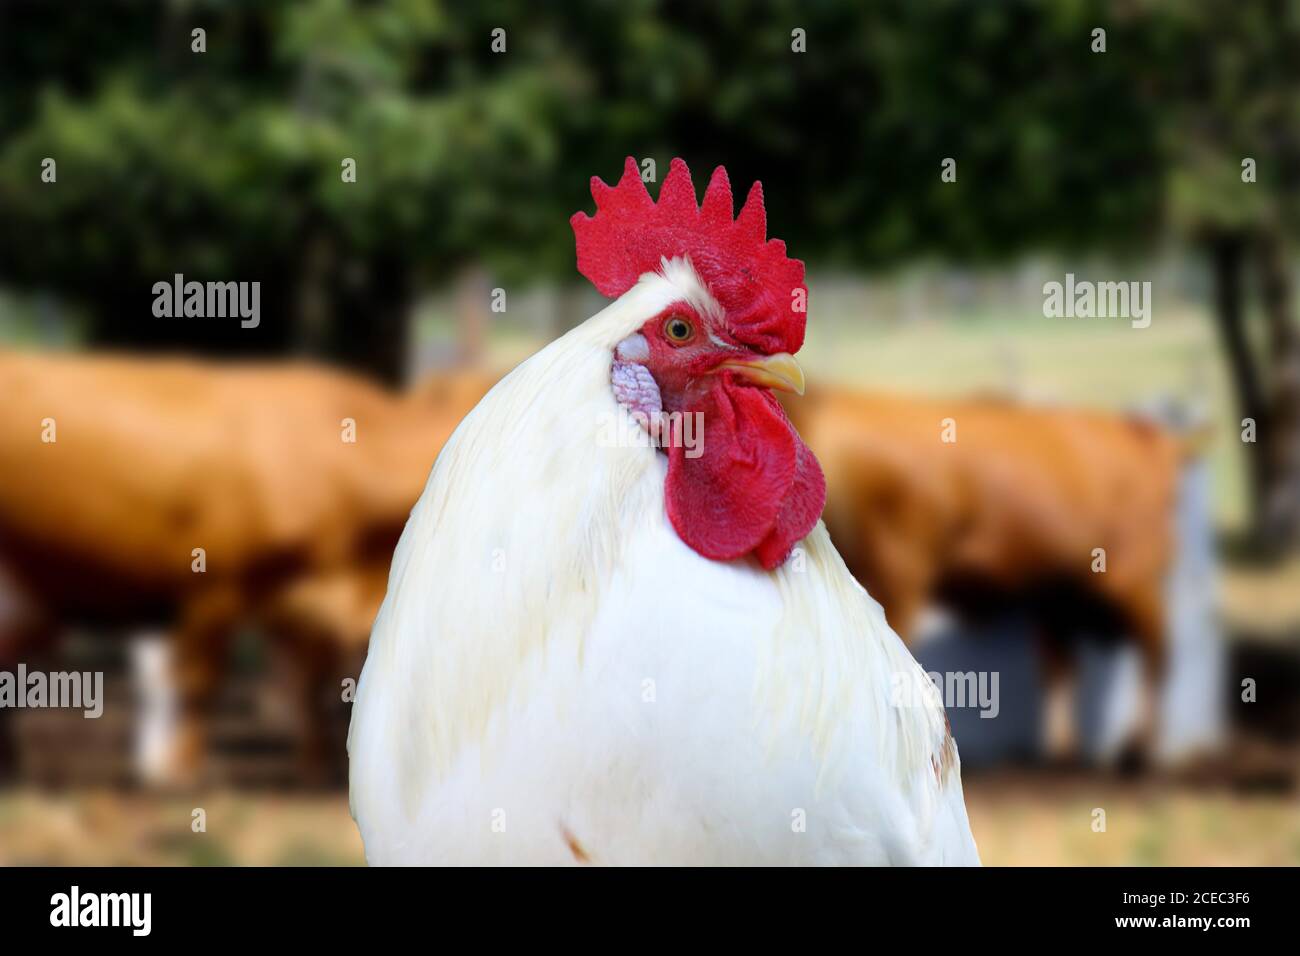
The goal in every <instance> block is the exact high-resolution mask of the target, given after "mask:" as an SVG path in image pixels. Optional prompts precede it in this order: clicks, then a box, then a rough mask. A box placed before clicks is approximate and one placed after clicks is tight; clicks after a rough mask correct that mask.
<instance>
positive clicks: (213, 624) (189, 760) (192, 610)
mask: <svg viewBox="0 0 1300 956" xmlns="http://www.w3.org/2000/svg"><path fill="white" fill-rule="evenodd" d="M240 610H241V603H240V601H239V598H238V595H237V594H236V593H235V592H234V591H233V590H232V589H226V588H221V589H215V590H211V591H205V592H203V593H202V594H199V595H196V596H195V597H194V598H193V599H192V600H191V601H189V602H188V603H187V604H186V605H185V606H184V608H183V610H182V612H181V620H180V629H179V630H178V632H177V634H176V651H175V655H174V662H173V663H174V674H175V684H176V690H177V692H178V694H179V704H180V713H179V724H178V726H177V731H176V739H175V743H174V745H173V747H172V748H171V755H170V757H169V759H168V760H167V761H166V763H165V765H164V767H163V768H161V770H160V773H159V776H158V778H157V779H155V780H154V781H153V782H155V783H163V784H168V785H172V786H179V787H190V786H193V785H195V784H196V783H197V782H198V781H199V778H200V774H201V771H202V769H203V761H204V755H205V752H206V749H207V738H208V728H209V725H210V723H211V720H212V716H213V708H214V705H215V703H216V698H217V694H218V692H219V691H220V689H221V682H222V679H223V677H224V676H225V670H226V663H227V658H228V657H229V652H230V644H231V641H232V639H233V637H234V630H235V625H236V623H237V622H238V620H239V616H240Z"/></svg>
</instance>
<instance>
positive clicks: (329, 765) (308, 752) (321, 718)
mask: <svg viewBox="0 0 1300 956" xmlns="http://www.w3.org/2000/svg"><path fill="white" fill-rule="evenodd" d="M281 639H282V640H285V644H286V648H287V650H288V652H289V655H290V659H291V663H292V666H293V680H294V683H295V685H296V689H297V696H298V700H299V707H298V713H299V715H300V720H301V721H302V724H301V727H302V740H301V749H300V751H299V768H298V769H299V780H300V781H301V782H302V784H303V785H304V786H307V787H319V786H324V785H325V784H327V783H330V782H331V771H332V770H333V768H334V758H335V757H336V756H337V754H336V753H335V751H336V750H337V745H338V740H337V738H336V734H335V732H334V731H335V730H336V728H337V726H338V723H337V720H336V719H335V718H336V717H337V714H336V713H333V714H332V713H330V706H329V702H330V699H331V698H330V694H331V690H330V689H331V688H334V689H335V690H336V691H338V692H339V693H341V691H340V690H339V683H338V678H339V674H338V670H339V664H340V655H339V651H338V646H337V642H335V641H332V640H330V639H329V638H328V636H327V635H325V634H322V633H319V632H316V631H314V630H302V629H299V628H294V629H292V633H282V634H281ZM338 699H339V698H337V697H335V698H334V700H336V701H337V700H338Z"/></svg>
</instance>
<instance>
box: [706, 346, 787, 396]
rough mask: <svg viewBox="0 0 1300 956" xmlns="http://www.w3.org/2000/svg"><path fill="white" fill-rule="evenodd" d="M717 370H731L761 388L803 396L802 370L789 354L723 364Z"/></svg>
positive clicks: (777, 354) (779, 353)
mask: <svg viewBox="0 0 1300 956" xmlns="http://www.w3.org/2000/svg"><path fill="white" fill-rule="evenodd" d="M718 368H720V369H723V368H728V369H731V370H732V371H733V372H735V373H736V374H737V375H739V376H740V377H741V378H743V379H745V380H747V381H749V382H752V383H754V384H755V385H761V386H762V387H763V388H774V389H776V390H777V391H779V392H794V393H795V394H796V395H802V394H803V369H801V368H800V367H799V363H798V362H796V361H795V360H794V356H793V355H791V354H790V353H789V352H777V353H776V354H775V355H763V356H759V357H757V358H753V359H749V360H746V361H731V362H723V363H722V364H720V365H719V366H718Z"/></svg>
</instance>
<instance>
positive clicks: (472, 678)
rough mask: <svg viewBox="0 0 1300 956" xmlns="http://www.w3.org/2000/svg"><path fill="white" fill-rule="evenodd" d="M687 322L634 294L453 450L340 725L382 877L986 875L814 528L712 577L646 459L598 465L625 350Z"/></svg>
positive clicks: (492, 401) (918, 708) (682, 274)
mask: <svg viewBox="0 0 1300 956" xmlns="http://www.w3.org/2000/svg"><path fill="white" fill-rule="evenodd" d="M702 295H703V296H707V292H704V290H703V287H702V286H701V285H700V284H699V282H698V280H697V279H695V278H694V274H693V272H692V271H691V270H690V269H689V266H688V265H686V264H682V263H671V264H665V268H664V269H663V270H662V271H661V272H660V273H658V274H654V275H647V276H645V277H643V278H642V280H641V281H640V283H638V284H637V285H636V286H635V287H634V288H633V289H632V290H631V291H629V292H628V293H627V294H626V295H624V296H623V297H622V298H620V299H619V300H618V301H617V302H615V303H614V304H613V305H611V306H610V307H609V308H607V309H605V310H604V311H603V312H601V313H600V314H598V315H596V316H594V317H593V318H591V319H589V320H588V321H587V322H586V323H584V324H583V325H582V326H580V327H578V328H576V329H574V330H573V331H572V332H570V333H569V334H568V335H566V336H564V337H563V338H561V339H559V340H558V341H556V342H554V343H552V344H551V345H550V346H548V347H547V348H545V349H543V350H542V351H541V352H539V353H537V354H536V355H534V356H533V357H532V358H531V359H529V360H528V361H526V362H524V363H523V364H522V365H520V366H519V367H518V368H516V369H515V370H514V371H513V372H512V373H511V374H510V375H509V376H507V377H506V378H505V379H504V380H502V381H501V382H500V383H499V384H498V385H497V386H496V388H494V389H493V390H492V391H491V392H490V393H489V394H488V395H487V396H486V397H485V398H484V399H483V401H482V402H481V403H480V404H479V405H478V407H476V408H475V409H474V411H473V412H471V413H470V415H469V416H468V417H467V418H466V419H465V421H464V422H463V423H462V424H461V426H460V427H459V428H458V429H457V431H456V433H455V434H454V435H453V436H452V438H451V439H450V441H449V442H448V443H447V445H446V447H445V448H444V449H443V451H442V454H441V455H440V456H439V458H438V461H437V463H436V464H435V466H434V468H433V472H432V474H431V475H430V477H429V481H428V484H427V486H426V488H425V490H424V494H423V495H422V496H421V498H420V501H419V502H418V503H417V505H416V507H415V509H414V510H413V511H412V513H411V518H410V521H409V522H408V524H407V527H406V530H405V531H404V533H403V535H402V539H401V541H400V543H399V544H398V546H397V551H396V554H395V556H394V559H393V567H392V571H391V574H390V577H389V585H388V594H387V596H386V598H385V600H384V603H383V607H382V608H381V610H380V612H379V616H378V618H377V620H376V622H375V627H374V631H373V633H372V635H371V643H370V652H369V657H368V659H367V662H366V666H365V669H364V670H363V673H362V676H361V681H360V684H359V687H358V692H357V699H356V702H355V703H354V705H353V715H352V726H351V730H350V732H349V737H348V752H349V755H350V758H351V799H352V810H353V815H354V817H355V818H356V820H357V823H358V825H359V827H360V830H361V835H362V838H363V840H364V842H365V848H366V856H367V859H368V860H369V861H370V862H371V863H399V864H402V863H408V864H416V863H462V864H491V863H573V862H592V863H609V864H633V863H652V864H653V863H684V864H707V863H977V862H978V857H977V855H976V851H975V845H974V841H973V839H972V838H971V835H970V829H969V825H968V823H967V820H966V812H965V806H964V802H963V799H962V793H961V782H960V772H959V768H958V765H957V758H956V752H955V748H954V747H953V745H952V742H951V740H950V738H948V736H947V731H946V725H945V722H944V719H943V714H942V709H941V707H940V706H939V705H938V702H937V697H934V698H931V697H926V698H924V699H923V702H922V703H920V704H915V703H914V702H913V701H911V700H910V699H908V700H903V701H899V700H896V699H895V698H896V697H897V687H898V686H899V681H900V677H902V678H905V679H906V680H912V679H914V678H915V677H916V676H918V675H920V674H921V671H920V668H919V667H918V665H917V664H916V663H915V661H914V660H913V659H912V657H911V655H910V654H909V653H908V652H907V650H906V648H905V647H904V646H903V644H902V642H901V641H900V640H899V639H898V637H897V636H896V635H895V634H894V633H893V631H892V630H890V629H889V627H888V625H887V624H886V623H885V620H884V617H883V614H882V612H881V610H880V607H879V605H878V604H876V602H874V601H872V600H871V598H870V597H868V596H867V594H866V592H865V591H863V590H862V588H861V587H859V586H858V584H857V583H856V582H855V581H854V580H853V578H852V577H851V576H850V575H849V573H848V571H847V570H846V569H845V567H844V564H843V562H842V561H841V560H840V557H839V555H838V554H837V553H836V552H835V550H834V548H833V547H832V545H831V543H830V539H829V537H828V536H827V534H826V531H825V528H824V527H823V526H822V525H821V524H820V523H819V524H818V526H817V528H816V529H815V530H814V531H813V532H812V534H810V535H809V536H808V538H807V539H806V540H805V541H804V542H803V543H802V544H801V546H800V549H799V550H798V551H797V552H796V554H795V555H794V556H793V558H792V559H791V560H790V561H788V562H787V563H786V564H785V565H784V566H782V567H781V568H779V569H777V570H776V571H775V572H770V573H769V572H764V571H762V570H761V569H760V568H759V567H758V565H757V564H754V563H752V562H748V561H740V562H730V563H719V562H714V561H709V560H707V559H705V558H702V557H700V556H699V555H697V554H696V553H695V552H693V551H691V550H690V549H689V548H688V547H686V546H685V545H684V544H683V543H682V542H681V540H680V539H679V538H678V537H677V535H676V533H675V532H674V531H673V529H672V527H671V526H670V524H669V523H668V521H667V518H666V516H665V513H664V503H663V487H664V477H665V472H666V464H665V461H664V458H663V456H662V455H661V454H659V453H658V452H656V451H655V450H654V449H651V448H648V447H644V446H637V445H635V444H629V445H627V446H626V447H622V446H619V447H612V446H611V443H610V442H608V441H602V440H601V439H600V436H601V435H602V433H603V432H602V429H604V428H607V427H608V425H609V423H610V422H611V421H612V420H614V419H615V418H616V417H617V416H618V414H619V408H618V405H617V404H616V402H615V401H614V398H613V394H612V392H611V390H610V383H609V374H610V363H611V361H612V354H613V349H614V347H615V346H616V345H617V343H618V342H619V341H621V340H622V339H623V338H624V337H625V336H627V335H629V334H630V333H632V332H633V331H635V330H636V329H637V328H639V327H640V325H642V324H643V323H644V321H645V320H646V319H647V318H649V317H651V316H653V315H655V314H657V313H658V312H660V311H661V310H662V309H664V308H666V307H667V306H668V305H671V304H672V303H673V302H676V301H680V300H682V299H688V300H690V301H692V302H700V301H703V300H702V299H701V296H702ZM922 680H924V678H923V677H922Z"/></svg>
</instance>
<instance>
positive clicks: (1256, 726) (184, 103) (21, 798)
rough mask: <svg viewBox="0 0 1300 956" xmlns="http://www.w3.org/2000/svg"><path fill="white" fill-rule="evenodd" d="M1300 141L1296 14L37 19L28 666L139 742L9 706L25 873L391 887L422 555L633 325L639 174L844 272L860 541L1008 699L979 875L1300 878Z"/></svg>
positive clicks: (24, 189) (31, 169) (10, 94)
mask: <svg viewBox="0 0 1300 956" xmlns="http://www.w3.org/2000/svg"><path fill="white" fill-rule="evenodd" d="M196 30H198V31H202V32H201V33H195V31H196ZM1097 31H1102V32H1101V33H1098V32H1097ZM1297 130H1300V7H1297V6H1296V5H1294V4H1290V3H1287V2H1284V0H1276V2H1268V0H1261V2H1256V3H1251V4H1241V3H1237V2H1232V0H1206V2H1202V3H1197V4H1179V3H1172V2H1170V3H1164V2H1154V0H1152V2H1148V0H1113V2H1102V0H1095V2H1085V0H1060V2H1052V3H1045V2H1044V3H1036V2H1026V0H1002V2H997V3H988V2H977V0H925V2H916V0H880V2H873V3H870V4H863V3H853V2H847V0H846V2H830V0H826V2H821V3H816V4H797V3H793V2H791V3H786V2H777V0H767V2H755V3H745V4H741V3H713V4H695V3H687V2H680V3H675V2H652V0H621V2H618V3H613V2H595V0H587V2H570V3H567V4H564V5H563V6H561V5H558V4H557V5H543V4H535V3H524V2H521V0H481V2H476V3H472V4H471V3H464V4H453V3H438V2H429V0H390V2H363V0H299V2H294V3H288V2H285V3H278V2H251V0H250V2H239V0H224V2H217V0H211V2H205V0H171V2H161V0H160V2H127V0H100V2H97V3H93V4H91V3H84V4H75V3H74V4H59V5H57V6H56V5H54V4H49V3H42V2H27V0H8V2H6V3H5V4H4V5H3V6H2V7H0V223H3V228H0V395H2V396H3V401H0V671H10V672H15V671H16V669H17V668H18V666H19V664H20V663H21V664H22V665H23V666H25V667H26V668H28V669H31V670H43V671H47V672H50V671H73V670H76V671H89V672H100V673H103V674H104V688H103V696H104V714H103V716H102V717H101V718H99V719H97V720H85V719H83V718H82V716H81V711H80V710H72V709H23V710H20V709H16V708H8V709H0V776H2V777H3V784H0V863H5V864H22V863H62V864H110V863H141V864H153V863H182V864H188V863H192V864H222V863H240V864H281V863H295V864H302V863H325V864H352V863H359V862H361V861H362V858H361V848H360V841H359V839H358V837H357V834H356V831H355V827H354V826H353V824H352V822H351V820H350V818H349V816H348V810H347V798H346V788H345V778H346V758H345V755H344V754H343V739H344V735H345V733H346V727H347V721H348V706H349V699H350V697H349V694H350V681H352V680H354V679H355V677H356V676H357V674H358V673H359V667H360V661H361V660H362V659H363V656H364V650H365V644H366V640H367V637H368V632H369V627H370V623H371V620H372V618H373V615H374V613H375V610H376V609H377V607H378V603H379V601H380V599H381V598H382V596H383V592H384V586H385V582H386V574H387V569H388V562H389V559H390V557H391V553H392V547H393V545H394V544H395V542H396V538H397V535H398V534H399V533H400V530H401V527H402V525H403V522H404V521H405V518H406V514H407V512H408V511H409V509H410V507H411V505H412V504H413V503H414V501H415V499H416V498H417V497H418V495H419V492H420V490H421V488H422V486H423V483H424V480H425V478H426V476H427V473H428V469H429V467H430V465H431V464H432V462H433V460H434V458H435V456H436V454H437V451H438V449H439V448H440V447H441V444H442V442H443V441H444V440H445V439H446V437H447V436H448V435H449V434H450V432H451V430H452V429H453V428H454V427H455V425H456V423H457V422H458V421H459V420H460V418H461V417H462V416H463V415H464V414H465V413H466V412H467V411H468V410H469V409H470V408H472V407H473V404H474V403H475V402H476V401H477V400H478V398H479V397H480V396H481V395H482V394H483V392H484V391H485V390H486V389H487V388H488V387H490V385H491V384H492V382H494V381H495V380H496V378H497V377H498V376H499V375H500V374H501V373H502V372H504V371H505V370H507V369H509V368H510V367H511V366H512V365H513V364H515V363H517V362H518V361H519V360H521V359H522V358H524V357H526V356H527V355H529V354H530V353H532V352H533V351H535V350H536V349H537V348H539V347H541V346H542V345H544V344H545V343H546V342H548V341H550V340H551V339H552V338H554V337H555V336H556V335H558V334H561V333H562V332H564V331H565V330H567V329H568V328H571V327H572V326H574V325H576V324H578V323H580V322H581V321H583V320H584V319H585V318H587V317H588V316H589V315H591V314H593V313H594V312H595V311H597V310H598V309H599V308H600V307H601V302H602V300H601V299H600V297H599V296H598V295H597V294H596V293H595V291H594V290H592V289H591V288H590V287H589V286H588V285H586V284H585V283H584V282H583V281H582V280H581V279H580V277H579V276H578V275H577V272H576V269H575V267H574V252H573V239H572V233H571V231H570V228H569V225H568V218H569V216H570V215H571V214H572V213H573V212H575V211H576V210H579V209H585V210H588V211H590V210H591V209H592V208H593V203H592V201H591V199H590V194H589V192H588V179H589V177H590V176H591V175H593V174H595V175H599V176H601V177H602V178H604V179H606V180H608V181H611V182H612V181H613V180H614V179H615V178H616V177H617V176H618V175H619V173H620V172H621V167H622V162H623V159H624V157H625V156H627V155H633V156H635V157H637V158H638V161H639V162H640V163H641V166H642V172H643V178H645V179H647V180H649V181H651V183H650V189H651V192H652V194H654V193H656V192H657V186H656V185H655V184H654V183H657V182H658V181H659V180H660V179H661V178H662V175H663V174H666V173H667V169H668V162H669V160H670V159H671V158H672V157H674V156H681V157H683V158H685V159H686V160H687V162H688V163H689V164H690V165H691V167H692V169H693V170H694V173H695V179H696V185H697V187H698V188H702V187H703V183H704V181H705V180H706V179H707V175H708V173H709V171H710V170H711V169H712V168H713V166H715V165H717V164H725V165H726V166H727V169H728V171H729V173H730V176H731V179H732V182H733V183H734V184H736V188H737V189H744V188H747V186H748V183H749V182H751V181H752V180H754V179H761V180H762V181H763V183H764V186H765V191H766V199H767V211H768V223H769V230H770V232H771V234H772V235H774V236H779V237H780V238H782V239H784V240H786V241H787V243H788V244H789V247H790V249H791V252H792V254H793V255H796V256H799V257H801V258H803V259H804V260H805V261H806V262H807V264H808V274H809V279H808V285H809V289H810V317H809V326H808V329H809V331H808V339H807V344H806V346H805V348H804V350H803V352H802V353H801V355H800V360H801V362H802V363H803V365H804V368H805V370H806V372H807V374H808V377H809V380H810V382H811V383H812V389H811V390H810V393H809V396H808V401H807V402H806V404H805V405H804V406H802V407H800V408H795V407H792V408H791V413H792V415H793V416H794V417H795V420H796V422H797V423H798V424H799V426H800V429H801V431H803V432H804V434H805V436H807V437H808V438H809V442H810V444H811V445H812V447H813V449H814V451H815V452H816V453H817V454H818V456H819V458H820V459H821V460H822V462H823V464H824V465H826V466H827V472H828V478H829V479H830V489H829V495H830V500H829V504H828V509H827V522H828V526H829V527H830V529H831V533H832V537H833V538H834V540H835V542H836V545H837V546H838V547H839V548H840V550H841V552H842V553H844V554H845V557H846V560H848V561H849V564H850V567H851V568H852V569H853V570H854V572H855V573H856V574H858V576H859V577H860V579H861V580H862V581H863V583H864V584H865V585H866V586H867V588H868V590H870V591H871V592H872V594H873V595H874V596H876V597H877V598H878V599H879V600H881V601H882V603H883V604H884V605H885V607H886V610H887V611H888V612H889V614H890V618H891V621H892V622H893V623H894V624H895V627H896V628H898V629H899V630H900V631H901V632H904V633H905V636H906V637H907V639H908V640H909V643H911V644H912V646H913V648H914V651H915V652H916V654H917V656H918V657H919V658H920V659H921V661H922V663H923V664H925V665H926V667H927V669H929V670H932V671H934V672H936V673H937V674H938V675H939V676H940V679H941V680H944V679H950V678H951V675H954V674H956V675H968V674H969V675H973V676H974V680H975V684H974V685H972V686H975V687H987V688H988V689H989V690H990V691H992V688H993V686H996V688H997V691H996V703H997V706H996V708H995V709H996V711H997V715H996V717H992V718H989V717H988V716H987V714H988V712H989V710H990V708H989V707H987V706H983V707H981V706H977V705H976V702H975V701H972V700H967V701H963V702H954V701H953V700H952V699H951V697H950V698H949V700H948V704H949V714H950V718H951V720H952V725H953V728H954V733H955V734H956V736H957V739H958V742H959V744H960V746H961V750H962V755H963V762H964V767H965V781H966V792H967V799H968V804H969V808H970V815H971V820H972V825H973V828H974V831H975V836H976V839H977V841H978V843H979V845H980V848H981V852H982V854H983V857H984V860H985V862H986V863H990V864H1049V865H1056V864H1156V865H1159V864H1193V863H1206V864H1248V863H1253V864H1268V865H1295V864H1297V863H1300V791H1298V789H1297V779H1296V776H1297V769H1298V768H1300V760H1298V759H1297V758H1300V548H1298V545H1300V328H1297V324H1296V314H1295V312H1296V304H1295V292H1294V290H1295V286H1296V281H1297V278H1300V263H1298V261H1297V258H1296V253H1295V250H1296V238H1297V235H1296V233H1297V229H1298V226H1300V218H1298V217H1297V206H1298V204H1300V134H1297ZM949 159H951V160H955V163H954V164H952V165H950V166H946V165H945V161H946V160H949ZM945 171H947V173H948V174H947V175H944V174H945ZM178 274H179V275H183V276H184V279H185V281H199V282H249V283H251V282H258V283H260V321H259V322H258V324H257V325H256V327H251V328H246V327H243V325H242V324H241V322H240V321H239V319H238V318H230V317H227V318H201V317H197V316H191V317H188V318H186V317H160V316H159V315H158V314H157V312H156V311H155V293H154V290H153V287H154V284H155V283H158V282H164V283H171V282H172V281H173V278H174V277H175V276H176V275H178ZM1067 274H1071V275H1073V276H1074V277H1075V279H1076V280H1077V281H1093V282H1130V281H1136V282H1150V283H1151V286H1150V289H1151V293H1150V298H1149V305H1150V320H1151V321H1150V325H1149V327H1145V328H1140V327H1135V325H1134V323H1133V322H1132V321H1130V319H1129V318H1127V317H1124V316H1119V317H1094V318H1077V317H1074V318H1067V317H1054V316H1049V315H1045V311H1044V304H1045V299H1046V294H1045V284H1047V283H1051V282H1061V283H1064V282H1065V281H1066V276H1067ZM949 417H952V418H954V419H955V420H956V422H957V423H958V428H959V429H962V428H964V427H965V428H967V431H965V432H962V431H960V430H959V432H958V441H957V443H956V444H955V445H953V449H954V450H959V451H955V452H954V453H953V454H948V455H946V457H942V458H940V457H938V453H939V451H940V449H941V446H940V442H939V437H938V436H939V429H940V422H941V421H942V420H943V419H945V418H949ZM1247 420H1249V421H1248V422H1247ZM963 422H966V423H971V424H970V425H969V426H964V425H963V424H962V423H963ZM882 449H883V450H882ZM990 542H995V543H996V544H989V543H990ZM1080 542H1082V545H1080ZM979 544H987V545H988V546H987V547H977V546H976V545H979ZM1081 546H1082V547H1083V551H1082V552H1080V551H1079V547H1081ZM1095 546H1102V547H1105V548H1106V549H1107V558H1108V560H1109V566H1108V567H1107V569H1106V571H1105V572H1104V573H1100V574H1099V573H1096V570H1095V568H1093V567H1091V566H1090V564H1091V562H1092V561H1093V557H1092V556H1091V553H1090V551H1091V548H1092V547H1095ZM976 553H978V558H977V557H973V556H972V555H974V554H976ZM973 596H974V597H979V598H982V599H983V600H972V597H973ZM993 675H996V677H997V683H996V685H993V684H992V677H993ZM981 681H983V684H981ZM1062 689H1064V691H1065V693H1064V694H1061V693H1060V692H1061V691H1062ZM977 696H978V695H977ZM1054 700H1064V701H1065V702H1066V703H1065V704H1063V705H1060V706H1057V705H1056V704H1053V703H1052V701H1054ZM1153 701H1154V702H1153ZM986 703H987V701H986ZM1062 707H1063V708H1064V710H1062V709H1061V708H1062ZM1054 708H1055V709H1054ZM1148 712H1150V714H1154V715H1155V716H1154V717H1151V716H1148V717H1144V716H1143V714H1147V713H1148ZM981 713H984V714H985V716H981ZM1062 714H1064V716H1062ZM1053 715H1055V716H1053ZM1097 808H1102V809H1104V810H1105V811H1106V828H1105V830H1104V832H1099V831H1098V830H1097V829H1096V815H1095V813H1094V811H1095V810H1096V809H1097ZM199 810H201V811H202V814H199V813H198V812H197V811H199ZM200 818H201V820H202V827H200V826H199V823H198V822H197V821H199V820H200Z"/></svg>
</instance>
